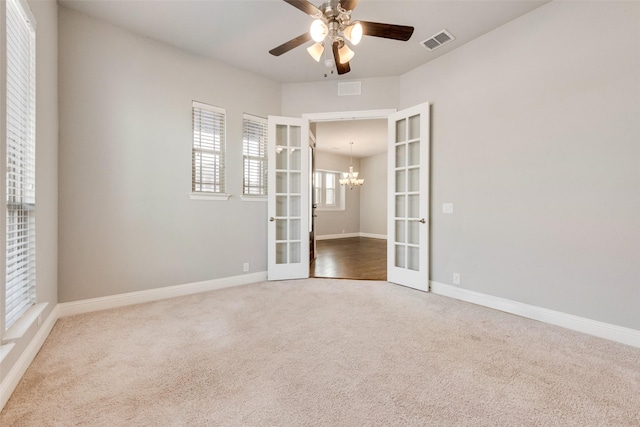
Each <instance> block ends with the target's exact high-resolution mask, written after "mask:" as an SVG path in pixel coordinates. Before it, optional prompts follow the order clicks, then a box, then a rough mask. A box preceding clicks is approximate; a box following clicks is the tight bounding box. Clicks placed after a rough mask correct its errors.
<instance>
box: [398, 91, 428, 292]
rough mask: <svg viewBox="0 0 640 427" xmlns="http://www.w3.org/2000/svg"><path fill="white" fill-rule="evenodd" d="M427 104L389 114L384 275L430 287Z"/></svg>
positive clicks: (410, 285)
mask: <svg viewBox="0 0 640 427" xmlns="http://www.w3.org/2000/svg"><path fill="white" fill-rule="evenodd" d="M429 134H430V132H429V104H428V103H425V104H420V105H417V106H415V107H411V108H409V109H406V110H403V111H398V112H396V113H393V114H391V115H390V116H389V138H388V144H389V151H388V159H389V163H388V186H389V187H388V191H387V196H388V201H387V207H388V212H387V221H388V222H387V280H388V281H389V282H393V283H397V284H399V285H404V286H409V287H411V288H415V289H419V290H422V291H428V290H429V151H430V150H429V144H430V141H429Z"/></svg>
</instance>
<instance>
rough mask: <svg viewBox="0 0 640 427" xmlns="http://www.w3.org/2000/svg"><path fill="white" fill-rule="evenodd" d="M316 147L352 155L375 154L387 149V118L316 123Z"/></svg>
mask: <svg viewBox="0 0 640 427" xmlns="http://www.w3.org/2000/svg"><path fill="white" fill-rule="evenodd" d="M315 135H316V149H317V150H318V151H325V152H327V153H333V154H339V155H341V156H349V155H350V151H351V145H350V143H351V142H353V157H354V158H363V157H369V156H375V155H376V154H381V153H385V152H386V151H387V120H381V119H375V120H374V119H370V120H341V121H335V122H317V123H316V133H315Z"/></svg>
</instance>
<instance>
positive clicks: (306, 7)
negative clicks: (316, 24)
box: [284, 0, 322, 17]
mask: <svg viewBox="0 0 640 427" xmlns="http://www.w3.org/2000/svg"><path fill="white" fill-rule="evenodd" d="M284 1H285V2H287V3H289V4H290V5H291V6H293V7H295V8H298V9H300V10H301V11H303V12H304V13H306V14H307V15H309V16H311V17H316V16H317V15H318V14H320V16H322V11H321V10H320V9H318V8H317V7H315V6H314V5H313V4H311V3H309V2H308V1H307V0H284Z"/></svg>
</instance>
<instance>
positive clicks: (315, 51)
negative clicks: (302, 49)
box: [307, 43, 324, 62]
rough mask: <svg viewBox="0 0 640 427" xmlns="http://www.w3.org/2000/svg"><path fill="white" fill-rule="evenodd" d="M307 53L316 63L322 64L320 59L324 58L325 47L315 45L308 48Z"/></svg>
mask: <svg viewBox="0 0 640 427" xmlns="http://www.w3.org/2000/svg"><path fill="white" fill-rule="evenodd" d="M307 52H309V55H311V57H312V58H313V59H315V60H316V62H320V58H322V53H323V52H324V46H323V45H322V43H315V44H313V45H311V46H309V47H308V48H307Z"/></svg>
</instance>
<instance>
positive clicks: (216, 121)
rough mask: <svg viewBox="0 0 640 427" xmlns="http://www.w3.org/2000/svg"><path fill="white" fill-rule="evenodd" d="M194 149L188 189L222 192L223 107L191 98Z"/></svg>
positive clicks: (223, 190) (196, 191) (202, 191)
mask: <svg viewBox="0 0 640 427" xmlns="http://www.w3.org/2000/svg"><path fill="white" fill-rule="evenodd" d="M192 115H193V150H192V168H191V191H193V192H194V193H200V192H201V193H219V194H222V193H224V192H225V182H224V178H225V169H224V168H225V165H224V157H225V117H226V110H225V109H223V108H218V107H214V106H211V105H207V104H202V103H199V102H195V101H194V102H193V107H192Z"/></svg>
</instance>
